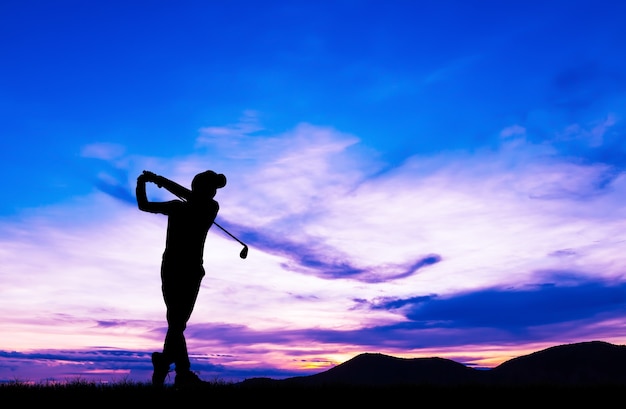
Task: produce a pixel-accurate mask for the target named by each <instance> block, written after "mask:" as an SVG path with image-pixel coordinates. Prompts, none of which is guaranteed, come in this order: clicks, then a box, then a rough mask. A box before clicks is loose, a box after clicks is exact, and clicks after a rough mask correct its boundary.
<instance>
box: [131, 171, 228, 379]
mask: <svg viewBox="0 0 626 409" xmlns="http://www.w3.org/2000/svg"><path fill="white" fill-rule="evenodd" d="M147 182H151V183H155V184H156V185H157V186H158V187H164V188H165V189H167V190H169V191H170V192H171V193H173V194H174V195H176V196H178V197H179V198H180V200H171V201H167V202H151V201H148V198H147V196H146V183H147ZM224 186H226V177H225V176H224V175H223V174H221V173H220V174H218V173H215V172H213V171H211V170H207V171H206V172H202V173H199V174H197V175H196V176H195V177H194V178H193V181H192V182H191V190H189V189H187V188H185V187H183V186H181V185H179V184H178V183H176V182H173V181H171V180H169V179H166V178H165V177H163V176H159V175H156V174H154V173H152V172H148V171H144V172H143V173H142V174H141V175H139V177H137V189H136V194H137V205H138V206H139V209H140V210H143V211H145V212H150V213H161V214H164V215H166V216H167V217H168V224H167V236H166V242H165V251H164V253H163V260H162V263H161V290H162V292H163V299H164V301H165V306H166V309H167V314H166V317H167V334H166V336H165V342H164V346H163V352H154V353H153V354H152V365H153V367H154V372H153V373H152V384H153V385H155V386H162V385H163V383H164V382H165V378H166V377H167V374H168V373H169V370H170V365H171V364H174V365H175V371H176V378H175V380H174V385H175V386H183V387H184V386H193V385H199V384H202V383H204V381H202V380H201V379H200V378H199V377H198V376H197V375H196V374H195V373H193V372H192V371H191V369H190V366H191V365H190V362H189V355H188V353H187V343H186V341H185V336H184V331H185V328H186V327H187V321H188V320H189V317H190V316H191V312H192V311H193V308H194V305H195V303H196V298H197V297H198V291H199V290H200V283H201V281H202V278H203V277H204V274H205V273H204V267H203V259H202V258H203V253H204V243H205V239H206V235H207V232H208V231H209V228H210V227H211V225H212V224H213V221H214V220H215V217H216V216H217V212H218V211H219V204H218V202H216V201H215V200H214V199H213V198H214V197H215V194H216V193H217V189H219V188H222V187H224Z"/></svg>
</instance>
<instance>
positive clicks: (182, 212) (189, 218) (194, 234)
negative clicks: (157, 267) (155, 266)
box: [163, 201, 218, 264]
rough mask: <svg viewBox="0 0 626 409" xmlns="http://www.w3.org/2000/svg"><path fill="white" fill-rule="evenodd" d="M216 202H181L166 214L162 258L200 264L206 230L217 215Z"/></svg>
mask: <svg viewBox="0 0 626 409" xmlns="http://www.w3.org/2000/svg"><path fill="white" fill-rule="evenodd" d="M217 210H218V205H217V202H215V201H211V202H209V203H208V204H205V205H202V206H194V205H193V204H191V203H181V204H180V205H179V206H176V207H175V208H174V209H173V210H172V211H171V212H170V213H169V215H168V222H167V238H166V246H165V253H164V256H163V257H164V258H168V259H170V260H172V261H173V260H177V261H180V262H185V263H199V264H202V258H203V253H204V243H205V240H206V235H207V232H208V231H209V228H210V227H211V225H212V224H213V221H214V220H215V217H216V216H217Z"/></svg>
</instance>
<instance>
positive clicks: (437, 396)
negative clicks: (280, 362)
mask: <svg viewBox="0 0 626 409" xmlns="http://www.w3.org/2000/svg"><path fill="white" fill-rule="evenodd" d="M625 392H626V386H616V385H613V386H608V385H607V386H603V385H596V386H584V387H580V386H579V387H574V386H567V387H566V386H550V385H537V386H467V385H463V386H424V385H420V386H415V385H413V386H380V387H364V386H339V385H332V386H330V385H329V386H275V385H264V386H242V385H240V384H223V383H216V384H211V383H210V384H208V385H206V386H204V387H202V388H196V389H189V390H176V389H175V388H173V387H171V386H170V387H166V388H163V389H155V388H153V387H152V386H151V385H149V384H142V383H122V384H119V385H102V384H96V383H74V384H71V383H70V384H67V385H22V384H17V383H13V384H3V385H0V400H1V401H2V402H12V403H13V406H17V405H19V406H22V407H30V406H29V405H35V404H36V405H45V406H48V407H49V406H54V405H56V404H59V405H63V407H66V408H67V407H85V406H91V405H94V406H98V407H106V406H109V405H110V406H116V408H115V409H118V408H119V407H124V408H128V407H134V406H137V407H141V408H145V407H151V406H153V407H165V406H167V405H177V406H179V405H193V407H201V408H202V407H212V406H215V405H217V404H220V405H224V404H228V405H229V406H230V405H233V404H235V405H236V404H246V405H253V406H259V405H269V406H270V407H272V408H277V407H289V408H297V407H302V406H307V407H308V406H310V405H324V406H325V407H344V406H346V407H348V406H349V407H354V405H364V406H367V407H369V406H372V405H378V404H384V405H385V406H386V407H389V405H402V406H406V405H409V406H411V407H419V406H432V405H433V403H434V404H436V405H438V406H439V405H442V404H443V405H446V404H449V405H467V404H469V403H471V404H472V405H477V406H480V407H481V408H485V407H494V408H496V407H498V408H501V407H506V406H511V405H512V406H515V407H520V406H521V407H524V406H531V405H532V408H533V409H534V408H537V407H547V406H548V405H550V406H553V405H559V406H558V407H563V405H568V404H572V405H576V406H581V405H593V407H604V406H606V407H612V406H614V405H616V404H620V405H621V402H622V399H623V397H624V396H625Z"/></svg>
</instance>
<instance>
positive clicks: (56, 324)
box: [0, 124, 626, 373]
mask: <svg viewBox="0 0 626 409" xmlns="http://www.w3.org/2000/svg"><path fill="white" fill-rule="evenodd" d="M237 129H239V131H238V134H237V138H234V139H233V137H232V135H231V134H228V135H226V134H223V135H222V136H220V135H219V133H217V132H213V131H212V132H211V135H212V136H211V139H210V140H209V139H207V140H204V141H203V143H204V145H203V146H202V147H201V148H199V149H198V150H197V151H196V152H194V153H193V154H192V155H190V156H189V157H185V158H176V159H169V160H167V161H165V160H160V159H159V158H147V157H140V156H132V157H130V156H127V157H125V156H122V157H117V156H116V155H108V154H100V155H97V156H98V158H99V159H98V160H103V161H104V162H103V166H104V167H106V166H110V167H111V168H110V169H111V171H110V172H109V173H108V174H109V175H111V176H112V177H113V179H114V181H113V182H111V184H110V186H115V187H116V188H115V189H113V188H110V189H105V188H102V187H100V189H99V190H97V191H95V192H94V193H93V194H91V195H89V196H86V197H82V198H78V199H76V200H72V201H70V202H67V203H60V204H58V205H56V206H51V207H48V208H41V209H38V210H37V211H36V212H33V213H31V214H29V215H25V216H24V218H23V219H21V220H19V221H17V222H13V223H11V224H8V223H6V222H5V223H4V224H3V228H2V232H3V233H2V235H1V236H0V242H1V243H0V244H1V246H0V248H1V249H2V250H1V253H0V254H1V255H2V264H3V269H2V270H1V271H0V278H1V279H2V281H3V297H2V298H1V299H0V307H1V308H2V309H3V310H10V311H12V312H13V313H12V317H8V318H7V319H6V320H4V321H3V322H2V324H1V325H2V328H0V330H2V331H3V332H5V333H9V332H10V333H12V334H13V336H12V338H11V339H4V340H3V342H2V343H0V349H4V350H15V349H16V348H18V346H19V347H20V348H23V349H24V350H26V349H34V350H37V349H42V348H46V349H50V348H54V345H55V344H59V345H63V346H64V348H67V346H68V345H70V346H72V347H76V349H81V348H90V346H92V345H105V346H107V347H115V348H121V349H127V350H132V349H133V348H132V347H130V346H131V345H143V346H145V349H146V350H151V349H154V350H157V349H159V348H160V346H161V342H162V336H163V333H164V331H165V326H164V325H165V324H164V307H163V305H162V300H161V296H160V283H159V276H158V271H159V262H160V257H161V252H162V250H163V245H164V239H165V225H166V220H165V218H163V217H161V216H160V215H153V214H146V213H142V212H139V211H138V209H137V208H136V206H135V204H134V199H133V197H132V194H131V193H130V192H132V191H133V189H134V179H135V176H134V175H137V174H139V173H140V172H141V171H142V170H143V169H146V168H147V169H159V172H160V173H163V174H164V175H165V176H167V177H170V178H172V179H174V180H177V181H179V182H180V183H182V184H186V185H188V184H189V181H190V180H191V178H192V177H193V175H194V174H195V173H197V172H199V171H201V170H204V169H206V168H213V169H216V170H219V171H220V172H224V173H225V174H226V175H227V177H228V179H229V184H228V185H227V187H226V188H224V189H222V190H221V191H220V192H219V194H218V197H217V199H218V201H220V204H221V211H220V214H219V216H218V218H219V219H220V221H222V222H223V225H224V226H226V227H227V228H228V229H229V230H230V231H231V232H233V233H234V234H236V235H237V236H238V237H240V238H242V239H243V240H245V242H246V243H247V244H248V245H249V247H250V254H249V256H248V259H246V260H241V259H239V258H238V257H237V254H238V251H239V250H238V246H239V244H237V243H234V242H233V241H232V240H231V239H230V238H229V237H225V235H223V234H220V232H219V231H216V232H213V231H212V232H211V233H210V234H209V237H208V240H207V252H206V263H207V276H206V277H205V280H204V282H203V288H202V291H201V293H200V296H199V299H198V304H197V307H196V310H195V311H194V315H193V317H192V321H191V322H190V325H189V330H188V331H189V344H190V350H191V351H194V352H197V353H199V354H200V355H203V354H204V355H207V354H209V355H210V354H217V355H220V356H223V357H225V356H231V355H232V356H233V357H234V358H233V359H232V363H228V362H226V361H227V360H226V358H221V361H220V362H219V365H225V366H226V367H229V368H231V367H230V366H229V365H234V366H232V368H231V369H232V370H235V369H236V368H238V366H237V365H243V366H246V365H245V364H241V362H250V363H251V362H256V363H258V362H264V364H266V365H268V366H270V367H276V368H279V367H280V368H282V370H287V369H288V370H290V371H291V370H296V369H297V368H304V367H307V366H306V365H309V364H311V362H313V361H319V362H333V361H334V362H336V361H337V360H339V359H341V358H345V357H346V355H345V354H349V353H353V352H356V351H358V350H363V349H368V350H378V351H382V352H398V351H402V352H404V353H409V352H412V353H418V352H419V351H422V352H423V351H425V350H427V349H428V348H433V349H434V348H437V347H441V348H444V349H445V348H456V349H457V353H458V350H460V349H464V350H465V351H469V349H471V346H472V345H482V346H488V345H494V344H498V343H507V344H515V343H517V344H522V343H533V342H544V341H546V340H558V339H559V336H563V337H567V338H568V340H569V339H575V338H578V337H581V338H586V337H589V336H591V335H592V334H607V336H609V335H611V334H612V336H615V335H616V333H615V332H611V331H610V330H609V328H610V325H609V323H613V324H615V322H620V323H621V318H620V316H619V312H621V311H622V310H623V302H624V301H623V299H622V294H623V291H624V289H623V284H622V277H623V274H624V271H623V269H622V267H621V266H622V265H623V263H622V262H623V261H626V260H624V252H623V243H624V242H626V236H625V235H626V233H625V231H626V230H625V229H624V222H623V220H626V218H625V217H624V216H626V215H625V214H623V213H624V212H623V211H622V206H621V205H620V203H622V201H623V197H624V192H626V190H625V189H626V185H625V180H624V177H623V175H622V174H621V173H620V172H619V171H616V169H615V168H614V167H613V166H611V165H609V164H604V163H583V162H580V161H576V160H572V159H571V158H570V157H569V156H567V155H561V154H559V150H558V149H557V148H555V147H554V146H551V145H550V144H547V143H542V144H533V143H531V142H528V141H527V140H526V139H517V138H513V139H511V138H504V139H503V141H502V144H501V145H500V146H498V147H497V148H495V149H485V150H481V151H475V152H442V153H439V154H436V155H430V156H413V157H410V158H408V159H407V160H406V161H405V162H403V163H401V164H397V165H395V166H390V165H389V164H385V163H382V162H381V161H380V158H378V157H377V156H376V155H375V153H373V152H368V151H366V150H364V149H361V148H360V146H359V144H360V141H359V139H358V138H357V137H356V136H354V135H349V134H345V133H342V132H340V131H338V130H335V129H333V128H329V127H318V126H315V125H312V124H301V125H298V126H296V127H294V129H292V130H290V131H288V132H285V133H282V134H276V135H270V136H268V137H264V138H256V137H255V136H254V135H253V133H254V132H256V131H255V130H256V129H258V128H257V127H250V128H246V127H245V126H243V125H242V126H240V127H239V128H237ZM245 129H247V130H245ZM507 129H508V131H507V130H505V131H503V134H507V135H512V136H516V135H520V134H522V133H525V134H528V133H529V132H530V131H528V130H524V131H523V132H522V130H521V129H520V128H516V127H515V126H512V127H509V128H507ZM529 139H530V140H532V138H529ZM226 140H227V143H224V142H225V141H226ZM105 150H106V149H105ZM112 170H115V172H118V173H115V172H113V171H112ZM118 188H119V190H117V189H118ZM149 195H154V197H167V194H166V193H165V192H163V191H162V190H159V189H157V188H156V187H152V186H151V190H150V191H149ZM33 254H36V255H37V257H30V256H29V255H33ZM542 271H543V272H545V271H576V272H584V274H582V273H580V275H578V276H576V277H575V278H573V279H568V280H565V281H564V280H563V277H559V276H556V275H553V276H551V277H548V278H547V277H546V276H545V275H542V274H540V272H542ZM519 310H524V311H525V313H524V314H520V313H519ZM33 315H35V316H36V317H37V318H36V319H33V318H32V317H33ZM603 323H604V324H603ZM603 325H604V326H603ZM620 325H621V324H620ZM35 333H36V334H37V337H36V338H33V334H35ZM77 333H78V334H80V336H76V334H77ZM42 334H45V337H43V338H42ZM44 338H45V340H44ZM305 345H306V346H305ZM342 351H343V352H342ZM141 353H142V354H143V353H144V352H141ZM107 356H110V355H107ZM296 357H298V358H296ZM5 358H7V359H9V358H11V359H14V358H15V357H8V356H7V357H5ZM143 358H145V356H143V355H142V356H141V357H139V358H137V359H138V360H141V359H143ZM303 361H306V364H303V363H302V362H303ZM229 362H230V361H229ZM236 362H240V364H236ZM285 362H289V364H284V363H285ZM298 362H299V363H298ZM283 364H284V366H281V365H283ZM211 365H213V363H212V362H211V363H210V365H209V364H207V366H206V368H207V370H209V369H210V370H212V371H218V370H221V369H220V368H222V367H219V368H218V367H212V366H211ZM252 366H253V365H252V364H250V365H248V366H246V370H251V368H252ZM209 367H210V368H209ZM239 368H241V367H239ZM222 369H223V368H222ZM222 373H224V372H222Z"/></svg>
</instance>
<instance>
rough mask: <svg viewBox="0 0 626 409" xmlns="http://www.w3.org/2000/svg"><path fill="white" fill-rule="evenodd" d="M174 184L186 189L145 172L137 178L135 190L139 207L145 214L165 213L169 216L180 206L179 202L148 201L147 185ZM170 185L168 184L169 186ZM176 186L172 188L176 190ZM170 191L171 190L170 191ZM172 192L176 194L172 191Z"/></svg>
mask: <svg viewBox="0 0 626 409" xmlns="http://www.w3.org/2000/svg"><path fill="white" fill-rule="evenodd" d="M162 181H163V182H164V184H163V185H165V183H168V182H169V183H172V184H174V185H176V186H179V187H180V188H181V189H185V188H184V187H182V186H180V185H178V184H176V183H174V182H172V181H170V180H168V179H165V178H164V177H162V176H157V175H155V174H154V173H152V172H148V171H144V172H143V173H142V174H141V175H139V176H138V177H137V187H136V189H135V193H136V196H137V206H138V207H139V209H140V210H143V211H144V212H150V213H163V214H168V213H169V212H170V210H171V209H172V207H173V206H176V205H177V204H180V203H181V202H180V201H179V200H171V201H169V202H151V201H149V200H148V196H147V195H146V183H147V182H152V183H156V184H157V185H158V186H159V187H161V185H160V183H161V182H162ZM169 183H168V184H169ZM176 186H170V187H171V188H172V189H176ZM168 190H169V189H168ZM170 192H172V193H174V192H173V191H172V190H170Z"/></svg>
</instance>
